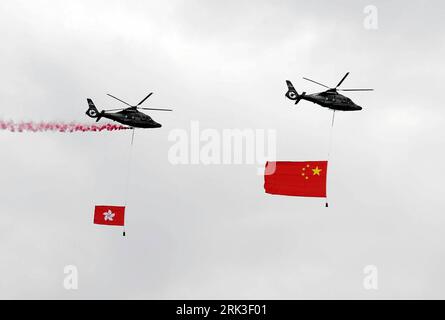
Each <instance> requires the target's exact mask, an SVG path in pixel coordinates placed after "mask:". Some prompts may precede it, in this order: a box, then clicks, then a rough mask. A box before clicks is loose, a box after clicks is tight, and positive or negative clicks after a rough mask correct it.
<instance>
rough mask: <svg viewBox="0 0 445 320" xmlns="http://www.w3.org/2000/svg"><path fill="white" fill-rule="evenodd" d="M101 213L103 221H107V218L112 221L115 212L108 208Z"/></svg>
mask: <svg viewBox="0 0 445 320" xmlns="http://www.w3.org/2000/svg"><path fill="white" fill-rule="evenodd" d="M103 215H104V220H105V221H107V220H110V221H113V218H114V216H115V214H114V213H113V212H112V211H111V210H108V211H107V212H104V213H103Z"/></svg>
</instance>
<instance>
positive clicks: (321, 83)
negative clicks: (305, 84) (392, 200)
mask: <svg viewBox="0 0 445 320" xmlns="http://www.w3.org/2000/svg"><path fill="white" fill-rule="evenodd" d="M303 79H304V80H307V81H311V82H313V83H316V84H318V85H320V86H322V87H325V88H328V89H331V88H329V87H328V86H325V85H324V84H322V83H320V82H317V81H314V80H311V79H308V78H305V77H303Z"/></svg>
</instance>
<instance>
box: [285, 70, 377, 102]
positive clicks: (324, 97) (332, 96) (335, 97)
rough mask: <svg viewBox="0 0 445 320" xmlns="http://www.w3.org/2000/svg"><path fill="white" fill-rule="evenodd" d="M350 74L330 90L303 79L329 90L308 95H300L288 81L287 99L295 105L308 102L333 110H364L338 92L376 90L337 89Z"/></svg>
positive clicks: (304, 93)
mask: <svg viewBox="0 0 445 320" xmlns="http://www.w3.org/2000/svg"><path fill="white" fill-rule="evenodd" d="M348 74H349V72H347V73H346V74H345V76H344V77H343V79H341V80H340V82H339V83H338V84H337V85H336V86H335V87H334V88H330V87H328V86H325V85H324V84H322V83H319V82H317V81H314V80H311V79H308V78H303V79H304V80H308V81H311V82H314V83H316V84H318V85H320V86H323V87H325V88H328V90H326V91H323V92H319V93H313V94H306V92H303V93H302V94H298V92H297V90H295V88H294V86H293V85H292V83H291V82H290V81H289V80H286V84H287V88H288V91H287V92H286V97H287V98H289V99H290V100H295V104H297V103H298V102H299V101H300V100H307V101H310V102H313V103H316V104H318V105H320V106H322V107H325V108H329V109H332V110H341V111H357V110H362V107H360V106H359V105H356V104H355V103H354V102H352V100H351V99H349V98H348V97H345V96H344V95H342V94H340V93H338V92H337V91H372V90H374V89H337V88H338V87H339V86H340V85H341V84H342V82H343V81H344V80H345V79H346V77H347V76H348Z"/></svg>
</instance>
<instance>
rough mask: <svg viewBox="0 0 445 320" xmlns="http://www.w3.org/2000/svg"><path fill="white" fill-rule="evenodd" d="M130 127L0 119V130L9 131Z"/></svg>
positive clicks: (115, 129) (109, 129) (90, 129)
mask: <svg viewBox="0 0 445 320" xmlns="http://www.w3.org/2000/svg"><path fill="white" fill-rule="evenodd" d="M126 129H131V128H130V127H126V126H122V125H120V124H111V123H106V124H81V123H62V122H39V123H34V122H19V123H15V122H13V121H8V122H6V121H2V120H0V130H9V131H11V132H24V131H29V132H43V131H57V132H79V131H81V132H88V131H103V130H105V131H117V130H126Z"/></svg>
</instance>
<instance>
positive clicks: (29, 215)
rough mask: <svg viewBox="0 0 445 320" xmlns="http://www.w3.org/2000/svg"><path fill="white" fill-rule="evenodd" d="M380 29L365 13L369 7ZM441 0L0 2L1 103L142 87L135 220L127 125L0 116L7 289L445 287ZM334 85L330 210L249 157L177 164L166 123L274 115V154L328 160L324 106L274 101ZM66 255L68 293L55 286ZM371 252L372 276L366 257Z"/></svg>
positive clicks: (194, 293)
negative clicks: (14, 124) (80, 127)
mask: <svg viewBox="0 0 445 320" xmlns="http://www.w3.org/2000/svg"><path fill="white" fill-rule="evenodd" d="M367 5H374V6H375V7H376V8H377V9H378V29H376V30H368V29H366V28H364V26H363V21H364V19H365V18H366V16H367V14H365V13H364V12H363V10H364V8H365V6H367ZM444 9H445V8H444V4H443V2H442V1H410V2H406V1H352V0H350V1H335V2H334V1H318V0H313V1H232V0H230V1H214V0H212V1H191V0H188V1H168V2H167V1H110V0H107V1H91V0H88V1H79V0H77V1H40V0H39V1H17V0H15V1H12V0H3V1H1V2H0V30H1V31H0V35H1V40H2V44H3V45H2V50H1V51H0V70H1V73H0V103H1V113H0V119H3V120H11V119H12V120H15V121H21V120H35V121H57V120H60V121H68V122H69V121H79V122H92V120H91V119H89V118H87V117H86V116H85V114H84V112H85V110H86V108H87V104H86V98H87V97H91V98H93V99H94V101H95V102H96V104H97V105H98V106H99V107H104V108H111V107H113V108H114V107H120V105H119V103H115V101H113V100H112V99H110V98H108V97H107V96H106V95H105V94H106V93H111V94H114V95H116V96H118V97H122V98H123V99H126V100H128V101H129V102H132V103H136V102H138V101H140V100H141V99H142V98H143V97H144V96H145V95H146V94H147V93H148V92H151V91H153V92H155V93H154V95H153V96H152V97H151V98H150V100H149V101H148V102H147V105H146V106H147V107H148V106H153V107H157V106H158V107H172V108H174V112H172V113H151V116H152V117H153V118H154V119H155V120H156V121H158V122H160V123H162V124H163V127H162V128H160V129H155V130H145V131H144V130H138V131H137V132H136V138H135V144H134V148H133V161H132V167H131V178H130V184H129V197H128V207H127V216H126V219H127V221H126V222H127V237H126V238H123V237H122V236H121V230H120V229H119V228H114V227H106V226H96V225H93V224H92V218H93V207H94V205H95V204H108V203H109V204H121V203H122V202H123V201H124V198H125V196H124V194H125V178H126V174H127V169H128V152H129V150H130V146H129V142H130V132H127V131H123V132H110V133H108V132H102V133H79V134H62V133H51V132H47V133H20V134H19V133H10V132H6V131H3V132H0V141H1V146H2V147H1V148H2V153H1V154H2V157H1V162H0V163H1V169H0V171H1V176H2V183H1V184H0V195H1V196H0V200H1V201H0V213H1V224H0V274H1V275H2V276H1V277H0V298H8V299H10V298H25V299H28V298H43V299H49V298H60V299H79V298H87V299H88V298H101V299H102V298H104V299H105V298H124V299H126V298H136V299H145V298H148V299H163V298H172V299H176V298H177V299H182V298H185V299H193V298H195V299H213V298H246V299H247V298H252V299H254V298H261V299H306V298H340V299H342V298H357V299H375V298H384V299H386V298H442V299H443V298H445V290H444V289H443V285H442V284H443V283H444V281H445V275H444V274H443V271H442V270H443V269H444V267H445V253H444V249H445V244H444V243H445V241H444V240H445V235H444V232H443V229H444V227H445V216H444V213H445V211H444V205H443V201H442V199H441V198H442V197H443V187H442V181H443V179H444V173H443V170H442V169H441V165H442V164H443V162H444V155H445V153H444V151H443V141H444V138H445V134H444V129H443V120H444V119H443V118H444V115H445V111H444V108H443V90H442V87H443V77H444V73H445V68H444V63H443V57H444V56H445V50H444V49H445V48H444V46H445V44H444V41H443V34H444V32H445V30H444V29H445V27H444V22H443V12H444ZM347 71H349V72H350V75H349V77H348V78H347V79H346V80H345V82H344V87H373V88H375V91H374V92H371V93H369V92H358V93H350V94H349V96H350V97H351V98H352V99H353V100H354V101H355V102H356V103H357V104H359V105H361V106H363V107H364V110H363V111H360V112H354V113H338V114H337V116H336V123H335V130H334V140H333V153H332V157H331V159H330V166H329V170H330V171H329V186H328V188H329V196H330V207H329V208H328V209H326V208H324V206H323V201H322V200H320V199H305V198H295V197H277V196H271V195H267V194H265V193H264V190H263V177H262V176H259V175H257V174H256V170H257V166H256V165H207V166H205V165H176V166H174V165H172V164H171V163H170V162H169V161H168V157H167V155H168V150H169V148H170V147H171V146H172V144H173V143H172V142H171V141H168V135H169V133H170V132H171V130H173V129H184V130H190V122H191V121H199V125H200V127H201V128H202V129H206V128H210V129H217V130H222V129H231V128H238V129H244V128H248V129H272V130H276V134H277V159H279V160H280V159H281V160H324V159H326V156H327V150H328V142H329V126H330V120H331V112H329V111H328V110H326V109H323V108H320V107H318V106H316V105H313V104H311V103H308V102H301V103H300V104H298V106H296V107H294V106H293V104H292V102H290V101H289V100H287V101H286V100H285V98H284V93H285V92H286V86H285V82H284V81H285V80H286V79H289V80H292V81H293V83H294V85H295V87H296V88H297V90H298V91H299V92H301V91H307V92H317V91H320V89H321V87H318V86H316V85H315V84H312V83H310V82H306V81H304V80H302V79H301V78H302V77H303V76H305V77H309V78H313V79H315V80H318V81H320V82H322V83H326V84H328V85H335V84H336V83H337V82H338V81H339V80H340V79H341V77H342V76H343V75H344V73H345V72H347ZM65 265H75V266H77V268H78V271H79V288H78V290H71V291H68V290H65V289H64V287H63V280H64V277H65V275H64V273H63V268H64V266H65ZM366 265H375V266H377V268H378V284H379V288H378V290H374V291H373V290H365V289H364V287H363V284H362V283H363V278H364V274H363V268H364V267H365V266H366Z"/></svg>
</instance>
